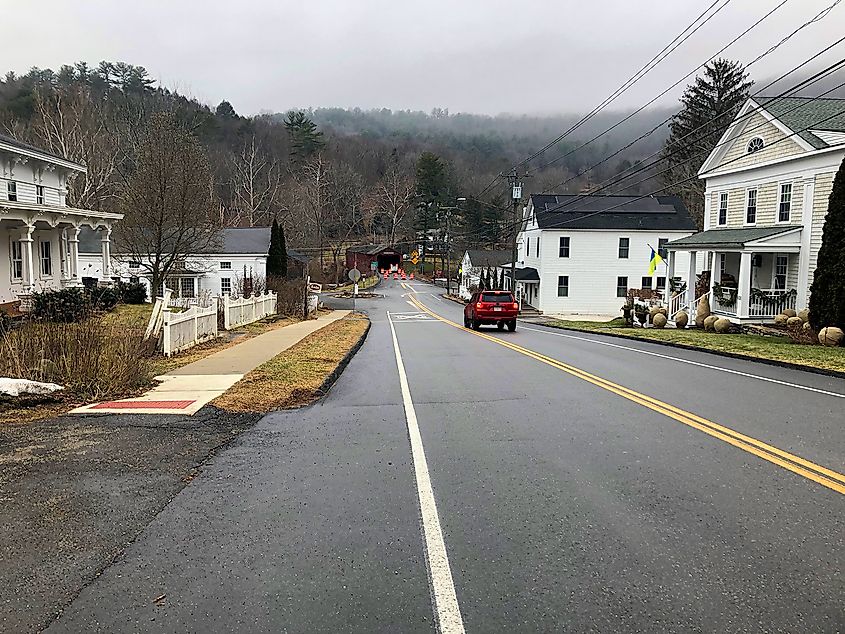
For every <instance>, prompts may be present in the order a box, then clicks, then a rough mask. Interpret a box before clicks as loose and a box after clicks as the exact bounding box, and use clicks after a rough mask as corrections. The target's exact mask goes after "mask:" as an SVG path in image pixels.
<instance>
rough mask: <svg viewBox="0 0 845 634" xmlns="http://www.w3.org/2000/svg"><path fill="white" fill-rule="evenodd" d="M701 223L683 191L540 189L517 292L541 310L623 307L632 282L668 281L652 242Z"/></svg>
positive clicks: (638, 285)
mask: <svg viewBox="0 0 845 634" xmlns="http://www.w3.org/2000/svg"><path fill="white" fill-rule="evenodd" d="M695 230H696V226H695V223H694V222H693V220H692V218H691V217H690V215H689V212H688V211H687V208H686V207H685V206H684V204H683V202H681V200H680V199H679V198H678V197H676V196H648V197H638V196H602V195H590V194H587V195H574V194H573V195H570V194H533V195H532V196H531V198H530V200H529V202H528V204H527V205H526V207H525V210H524V225H523V230H522V231H521V232H520V234H519V237H518V253H519V259H518V260H517V263H516V266H517V270H516V286H517V293H518V294H519V296H520V298H521V301H522V303H523V305H527V306H530V307H533V308H535V309H537V310H539V311H540V312H542V313H547V314H564V315H566V314H597V315H616V314H619V313H620V310H621V308H622V305H623V304H624V303H625V298H626V297H627V295H628V290H629V289H649V290H652V291H655V292H657V291H663V289H665V288H666V286H667V278H668V270H667V267H666V266H665V265H661V266H659V267H658V269H657V270H656V271H655V272H654V274H653V275H650V274H649V262H650V261H651V250H652V249H655V251H664V248H665V245H666V244H667V243H668V242H670V241H672V240H677V239H680V238H683V237H686V236H689V235H691V234H692V233H693V232H695ZM681 270H683V268H682V267H681ZM679 277H681V278H682V280H683V281H684V282H685V281H686V279H685V278H684V276H683V275H680V276H679Z"/></svg>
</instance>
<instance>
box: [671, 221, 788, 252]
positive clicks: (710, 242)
mask: <svg viewBox="0 0 845 634" xmlns="http://www.w3.org/2000/svg"><path fill="white" fill-rule="evenodd" d="M801 229H802V227H801V226H800V225H779V226H776V227H742V228H736V229H708V230H707V231H701V232H699V233H694V234H693V235H691V236H687V237H686V238H680V239H678V240H673V241H672V242H669V243H668V244H667V245H666V247H667V248H668V249H670V250H675V251H696V250H703V249H724V250H742V249H743V248H745V246H746V245H748V244H749V243H753V245H754V246H758V245H760V246H762V245H761V243H764V242H765V241H766V240H767V239H769V238H774V237H775V236H779V235H782V234H784V233H789V232H790V231H800V230H801ZM797 242H800V239H796V243H797Z"/></svg>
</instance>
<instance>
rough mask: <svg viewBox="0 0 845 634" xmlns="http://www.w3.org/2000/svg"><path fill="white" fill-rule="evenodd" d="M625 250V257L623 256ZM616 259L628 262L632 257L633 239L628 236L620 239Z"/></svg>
mask: <svg viewBox="0 0 845 634" xmlns="http://www.w3.org/2000/svg"><path fill="white" fill-rule="evenodd" d="M623 240H624V241H625V242H624V246H623V243H622V241H623ZM623 250H624V253H625V255H622V253H623ZM616 257H617V259H619V260H627V259H629V258H630V257H631V238H629V237H627V236H622V237H620V238H619V242H618V244H617V251H616Z"/></svg>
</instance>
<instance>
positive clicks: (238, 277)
mask: <svg viewBox="0 0 845 634" xmlns="http://www.w3.org/2000/svg"><path fill="white" fill-rule="evenodd" d="M97 244H98V236H97V234H96V233H95V232H93V231H90V230H89V231H84V232H82V233H81V234H80V238H79V250H80V256H79V260H80V279H81V280H82V281H83V282H85V283H94V282H96V281H98V280H102V279H104V278H108V279H111V280H122V281H125V282H142V283H143V284H145V285H146V286H147V295H148V297H152V296H153V295H154V293H152V292H151V290H152V289H151V288H150V279H149V268H148V266H147V265H146V263H145V262H138V261H133V260H132V259H130V258H127V257H126V256H124V255H122V254H120V253H113V254H112V264H111V267H110V271H109V272H108V273H107V274H104V272H103V261H102V258H99V257H98V256H97ZM214 244H215V245H214V246H213V247H211V248H209V249H208V250H207V252H203V253H191V254H189V255H188V256H186V257H185V258H184V259H183V260H182V261H180V262H178V263H177V264H176V266H175V267H174V268H173V270H172V271H170V273H169V274H168V276H167V280H166V282H165V283H166V285H167V287H168V288H169V289H171V290H172V291H173V296H174V297H175V298H183V299H189V298H194V297H199V296H200V295H201V294H207V295H212V296H217V295H226V294H236V292H237V290H238V288H239V286H240V283H241V281H242V280H243V279H244V278H252V279H253V280H254V281H255V282H257V283H261V284H263V282H264V280H265V279H266V276H267V255H268V252H269V249H270V228H269V227H250V228H233V229H222V230H221V231H220V234H219V236H218V238H217V239H216V240H215V241H214ZM287 254H288V276H289V277H302V276H303V273H304V269H305V267H307V265H308V258H307V257H306V256H304V255H302V254H301V253H298V252H297V251H294V250H293V249H288V250H287Z"/></svg>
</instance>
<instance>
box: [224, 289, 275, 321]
mask: <svg viewBox="0 0 845 634" xmlns="http://www.w3.org/2000/svg"><path fill="white" fill-rule="evenodd" d="M220 302H221V307H222V310H223V328H224V329H226V330H232V329H233V328H237V327H238V326H245V325H246V324H251V323H252V322H254V321H258V320H259V319H264V318H265V317H269V316H270V315H275V314H276V303H277V298H276V293H274V292H273V291H268V292H267V293H264V294H263V295H255V296H253V297H247V298H245V299H232V298H231V297H230V296H229V295H224V296H223V297H222V298H221V299H220Z"/></svg>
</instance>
